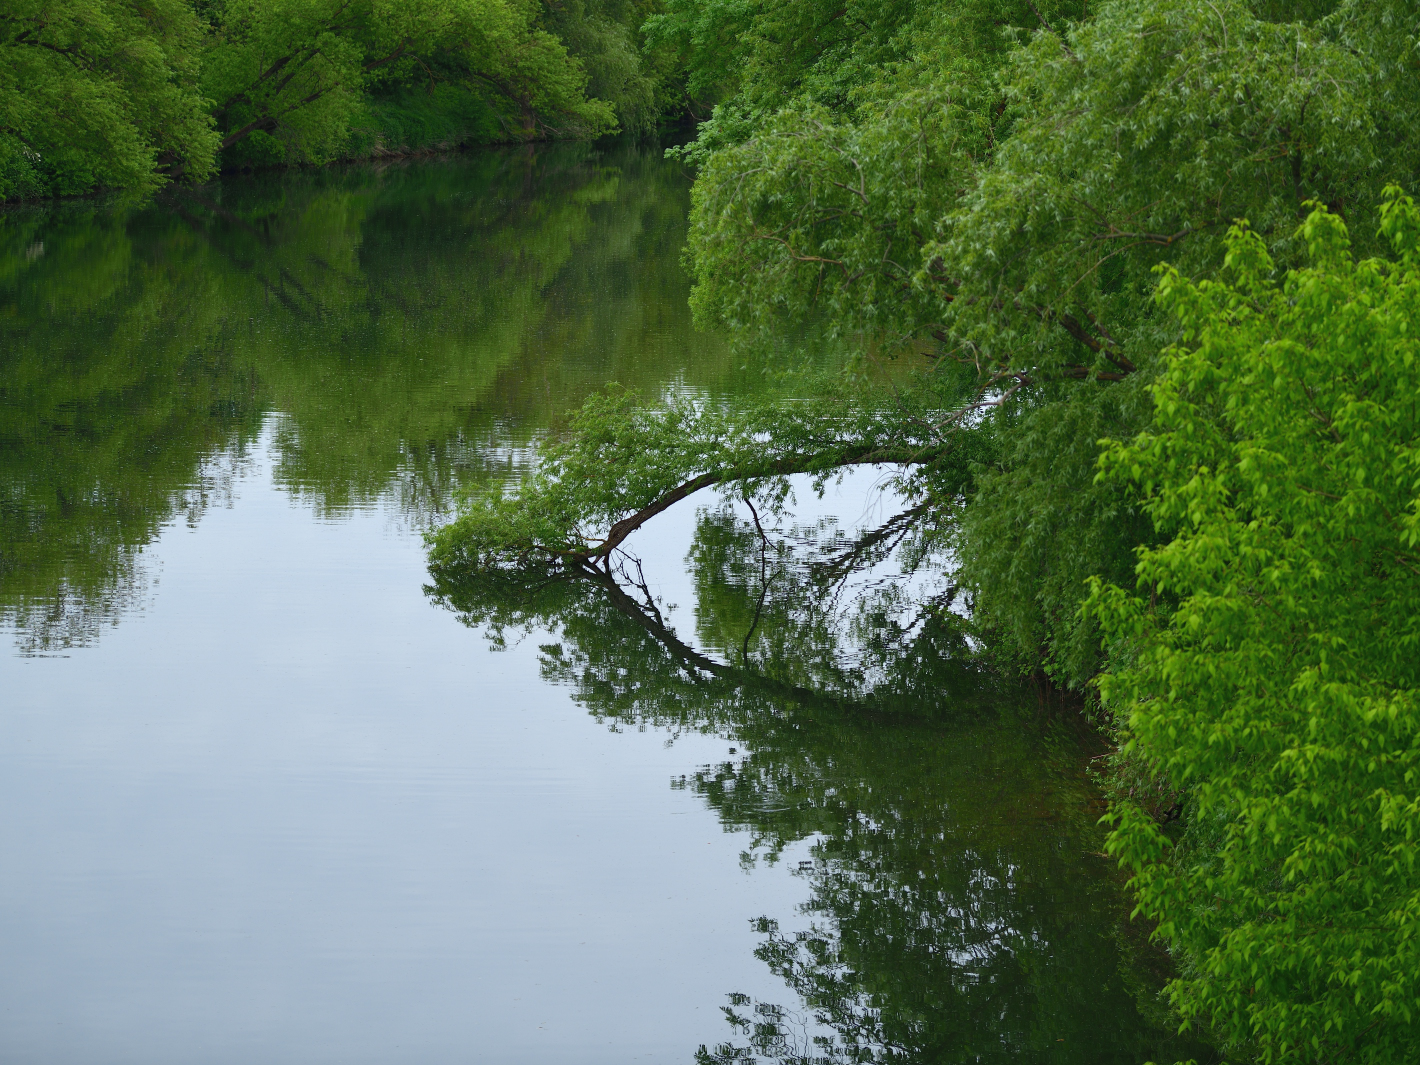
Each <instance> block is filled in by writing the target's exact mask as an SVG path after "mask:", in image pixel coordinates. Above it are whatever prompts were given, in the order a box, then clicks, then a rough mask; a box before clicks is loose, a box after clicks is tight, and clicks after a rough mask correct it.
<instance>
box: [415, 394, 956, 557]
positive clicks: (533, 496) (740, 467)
mask: <svg viewBox="0 0 1420 1065" xmlns="http://www.w3.org/2000/svg"><path fill="white" fill-rule="evenodd" d="M917 463H928V464H931V465H930V466H929V468H931V469H932V470H933V473H934V474H935V476H936V477H937V479H938V480H941V481H946V482H950V481H951V479H952V473H953V472H954V473H955V474H956V476H957V478H960V477H962V476H964V470H965V465H966V457H965V454H964V453H952V454H948V453H946V452H944V451H943V450H942V449H938V448H932V447H931V446H930V444H929V443H928V442H927V441H926V440H925V439H924V435H923V434H922V433H921V431H920V430H918V431H916V432H913V431H912V430H911V429H910V428H905V427H904V426H903V425H902V423H901V421H900V420H898V419H896V418H892V417H885V416H884V415H883V414H882V412H881V411H880V410H879V409H878V407H877V405H876V404H874V403H872V402H868V403H859V404H858V405H856V406H850V405H845V402H844V397H843V396H842V395H829V396H826V397H823V398H820V399H807V398H804V399H799V400H796V401H795V402H793V403H791V404H785V403H783V402H782V401H781V402H776V401H773V400H771V401H768V402H762V403H758V404H743V405H736V406H733V407H729V406H725V405H720V404H709V403H706V402H705V401H703V400H698V399H693V398H690V397H675V396H672V397H670V398H668V399H667V400H666V401H665V402H663V403H661V404H659V405H657V406H646V405H645V404H644V403H643V402H642V400H641V398H640V397H639V396H637V395H636V394H635V393H633V392H627V391H624V390H621V389H618V388H615V387H612V388H611V389H609V390H607V391H606V392H605V393H604V394H602V395H594V396H592V397H590V398H589V399H588V400H587V402H586V404H585V405H584V406H583V407H582V409H581V410H580V411H578V412H577V413H576V414H575V415H573V417H572V419H571V421H570V424H569V426H568V428H567V431H566V432H565V433H563V434H559V435H558V436H554V437H550V438H549V439H548V440H546V441H545V442H544V443H542V444H541V445H540V446H539V449H538V463H537V466H536V467H535V469H534V470H533V471H532V472H531V473H530V475H529V476H528V477H526V478H525V479H523V480H522V481H521V483H519V484H518V485H517V486H516V487H515V488H514V489H513V491H511V492H509V491H507V490H506V489H505V487H504V486H503V485H502V484H490V485H485V486H482V487H478V488H475V489H474V490H473V491H471V492H470V493H469V495H468V497H467V499H466V500H465V505H464V506H463V507H462V508H461V510H460V513H459V517H458V519H457V520H456V521H454V522H453V523H451V524H450V525H447V526H445V527H444V528H442V529H440V530H439V531H438V533H437V534H436V535H435V536H434V538H433V541H432V553H431V559H432V561H433V564H434V565H435V566H436V567H453V568H472V569H500V568H512V569H521V568H525V567H529V566H531V567H534V568H536V567H541V566H551V567H553V568H554V569H556V568H560V567H561V566H562V565H563V564H565V563H568V562H574V563H576V562H586V561H587V560H589V559H592V558H605V557H606V556H608V555H609V554H610V553H611V552H612V551H613V550H614V549H615V548H616V547H617V546H618V545H619V544H620V543H621V541H622V540H623V539H624V538H625V537H626V536H627V535H629V534H630V533H631V532H633V531H634V530H635V529H636V528H639V527H640V526H641V524H643V523H644V522H645V521H648V520H650V519H651V518H653V517H654V516H655V515H656V514H659V513H660V512H661V511H663V510H665V509H666V508H667V507H669V506H671V505H673V504H674V503H676V502H678V501H679V500H680V499H683V498H686V497H688V496H690V495H692V494H694V493H695V492H699V491H702V490H704V489H707V488H714V487H716V486H725V487H727V488H730V489H732V490H735V491H744V492H753V493H755V494H758V495H761V496H762V497H763V498H765V499H766V500H768V501H769V502H770V503H771V505H772V504H774V503H776V502H777V501H779V500H781V499H782V498H783V497H784V494H785V493H786V492H787V484H786V482H785V480H784V479H785V478H786V477H787V476H788V475H790V474H796V473H809V474H820V475H824V476H829V475H832V473H833V472H834V471H836V470H838V469H841V468H842V467H843V466H846V465H854V464H917ZM958 491H960V484H959V483H957V484H952V485H950V488H949V492H952V493H954V492H958ZM603 530H605V531H603Z"/></svg>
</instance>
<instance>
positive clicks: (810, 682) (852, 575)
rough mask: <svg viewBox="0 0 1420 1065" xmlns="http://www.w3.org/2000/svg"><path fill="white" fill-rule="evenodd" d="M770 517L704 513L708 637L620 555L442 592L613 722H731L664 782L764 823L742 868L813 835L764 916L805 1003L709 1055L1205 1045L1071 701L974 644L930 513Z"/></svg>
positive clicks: (848, 1055) (443, 582) (745, 1057)
mask: <svg viewBox="0 0 1420 1065" xmlns="http://www.w3.org/2000/svg"><path fill="white" fill-rule="evenodd" d="M759 524H760V523H759V515H757V514H748V515H742V514H738V513H736V512H735V511H732V510H730V509H728V508H726V509H721V510H718V511H707V512H702V513H701V514H700V516H699V519H698V525H697V531H696V535H695V540H694V544H693V546H692V548H691V551H690V555H689V562H690V565H691V572H692V577H693V579H694V584H695V590H696V626H695V627H696V638H695V640H694V641H693V642H692V641H687V640H686V639H684V638H682V637H681V636H680V635H678V634H677V632H676V631H675V629H674V628H673V627H672V626H671V625H670V624H669V623H668V622H667V620H666V618H665V617H664V616H663V614H662V610H661V605H660V604H659V603H658V602H657V601H656V599H655V598H654V597H653V596H652V595H651V594H650V593H649V591H648V589H647V582H646V581H645V580H644V579H643V577H642V574H641V569H640V564H639V563H638V562H636V561H635V560H634V559H631V558H629V557H624V558H622V559H621V560H620V561H619V562H618V563H617V564H615V565H612V566H610V567H608V568H606V569H590V568H583V569H578V570H575V571H571V572H544V573H540V574H528V573H508V572H502V573H487V572H485V573H480V574H468V573H452V572H436V573H435V575H434V584H433V585H432V586H431V587H430V589H429V591H430V593H431V594H432V595H433V596H435V597H436V598H437V599H438V600H440V601H441V602H443V603H444V604H445V605H446V606H448V607H449V608H451V609H452V610H454V611H456V612H458V613H459V615H460V616H461V617H462V619H463V621H464V622H465V623H466V624H469V625H471V626H474V627H478V628H481V629H483V630H484V631H485V632H486V633H487V634H488V636H489V638H490V639H492V640H493V641H495V642H501V641H504V640H506V639H507V638H508V637H509V635H510V634H511V633H514V632H528V633H530V632H537V631H543V632H551V633H552V634H553V636H554V639H555V640H556V642H549V643H547V644H545V645H544V646H543V647H542V668H543V670H544V673H545V675H546V676H547V677H549V678H550V679H555V680H559V681H563V682H565V683H567V684H569V685H570V686H571V687H572V688H573V690H574V691H575V693H576V697H577V698H578V700H579V701H580V702H582V703H583V704H584V705H585V706H586V707H587V708H588V709H589V710H590V711H591V712H592V713H593V714H594V715H595V716H596V717H597V718H598V719H600V720H602V721H604V722H605V723H607V724H608V725H610V726H612V727H618V728H619V727H627V726H636V727H644V726H655V727H658V728H661V729H665V730H668V731H670V732H672V733H674V732H677V731H683V730H695V731H701V732H710V733H716V734H720V735H723V736H725V737H727V738H729V739H730V740H731V741H732V742H734V743H736V746H737V749H738V750H739V751H740V753H739V754H737V755H736V756H735V757H734V758H731V759H729V760H727V761H725V762H723V763H721V764H719V765H713V766H706V767H704V768H703V769H702V770H701V771H700V772H698V773H696V774H695V775H694V776H693V777H688V778H686V779H684V780H683V781H678V782H675V784H674V786H677V787H684V788H686V789H689V790H692V791H694V792H695V793H697V794H698V795H700V796H701V797H702V798H703V799H704V800H705V801H706V802H707V803H708V804H709V805H710V806H711V807H712V808H713V809H714V810H715V811H716V812H717V813H718V815H719V817H720V819H721V822H722V823H723V825H724V826H725V828H726V829H727V830H729V831H736V832H744V833H746V834H747V836H748V840H749V842H748V845H747V847H746V848H745V851H744V855H743V860H744V861H745V862H746V863H759V862H768V863H773V862H775V861H777V860H778V859H780V858H781V856H782V854H783V852H784V849H785V848H786V847H788V846H789V845H791V844H793V843H796V842H805V843H807V844H808V846H809V854H810V855H811V857H810V858H809V859H808V860H807V861H801V862H799V864H798V868H797V869H795V870H794V875H797V876H800V877H803V878H804V879H805V880H806V881H807V883H808V885H809V888H810V892H811V894H810V899H809V901H808V902H807V903H806V904H805V905H804V907H803V913H802V917H803V926H802V927H801V928H797V929H794V930H787V929H783V928H781V927H779V925H778V924H776V923H775V922H774V921H772V920H769V919H767V918H764V919H761V920H759V921H758V922H757V927H758V930H759V931H760V933H761V934H762V936H763V940H762V943H761V945H760V947H759V949H758V951H757V954H758V956H759V958H760V959H761V960H763V961H764V962H765V963H766V964H767V965H768V966H769V967H770V969H771V970H772V971H773V972H774V973H775V974H776V975H777V976H779V977H781V978H782V979H783V980H784V982H785V984H786V985H787V987H788V989H789V991H790V992H791V993H792V994H791V997H790V999H789V1000H788V1004H787V1005H786V1004H784V1003H775V1002H763V1001H753V1000H751V999H749V998H747V997H745V996H743V995H731V996H730V1004H729V1006H727V1007H726V1008H725V1015H726V1017H727V1019H728V1021H729V1022H730V1025H731V1026H732V1027H731V1037H730V1038H729V1039H728V1040H727V1041H726V1042H725V1043H724V1044H722V1045H719V1046H715V1047H701V1048H700V1050H699V1052H698V1055H697V1060H698V1061H700V1062H702V1063H707V1065H708V1063H724V1062H732V1061H735V1062H739V1061H744V1062H748V1061H782V1062H792V1063H807V1062H919V1063H928V1062H931V1063H936V1062H958V1061H971V1062H1003V1063H1004V1062H1023V1061H1024V1062H1033V1061H1042V1062H1044V1061H1050V1062H1092V1063H1093V1062H1121V1063H1123V1062H1129V1063H1137V1062H1142V1061H1145V1060H1147V1059H1150V1058H1154V1059H1158V1060H1168V1061H1173V1060H1178V1059H1180V1058H1186V1057H1190V1056H1193V1057H1197V1058H1199V1059H1200V1060H1206V1059H1207V1057H1208V1055H1207V1053H1206V1052H1205V1051H1203V1050H1202V1049H1200V1048H1199V1047H1196V1046H1193V1045H1191V1044H1190V1043H1189V1042H1188V1041H1186V1040H1183V1039H1180V1038H1179V1037H1178V1036H1177V1035H1175V1034H1174V1031H1173V1029H1174V1022H1172V1021H1171V1020H1170V1018H1169V1016H1168V1014H1167V1011H1166V1009H1165V1008H1164V1006H1163V1004H1162V1002H1161V1001H1160V999H1159V996H1158V993H1157V989H1158V987H1159V986H1160V984H1161V982H1162V979H1163V975H1164V973H1163V969H1164V968H1165V962H1166V960H1165V959H1163V958H1161V957H1160V956H1159V955H1158V954H1157V953H1156V952H1155V951H1154V950H1153V949H1152V948H1151V947H1149V946H1148V944H1147V940H1146V935H1145V933H1144V931H1143V930H1142V929H1139V928H1137V927H1132V926H1131V925H1130V924H1129V921H1128V915H1127V907H1125V905H1124V903H1123V899H1122V894H1121V891H1120V883H1119V879H1118V877H1117V875H1116V874H1115V873H1114V871H1113V867H1112V863H1110V862H1109V861H1108V860H1107V859H1106V858H1105V857H1104V856H1103V855H1102V854H1100V853H1099V847H1100V838H1101V837H1100V833H1099V831H1098V829H1097V828H1096V825H1095V822H1096V820H1097V818H1098V816H1099V814H1100V813H1101V812H1102V805H1101V803H1100V801H1099V797H1098V795H1097V793H1096V792H1095V790H1094V789H1093V787H1092V785H1091V782H1090V779H1089V777H1088V775H1087V772H1086V770H1087V765H1088V760H1089V758H1090V756H1091V754H1092V753H1094V752H1095V749H1096V748H1095V746H1094V744H1095V742H1096V741H1093V740H1092V739H1091V738H1090V731H1089V730H1088V729H1087V728H1084V727H1081V724H1082V723H1081V718H1080V715H1079V713H1078V711H1074V710H1069V711H1065V710H1060V709H1058V708H1057V709H1055V710H1051V709H1049V708H1048V707H1043V706H1042V704H1041V702H1040V700H1039V699H1038V698H1037V697H1036V696H1035V694H1034V693H1033V692H1030V691H1025V690H1022V689H1020V688H1019V687H1017V686H1015V685H1013V684H1009V683H1006V682H1003V681H1002V680H1001V679H999V678H998V677H995V676H993V675H991V674H990V673H989V672H987V671H984V670H983V669H981V668H980V667H979V666H978V665H977V663H976V662H975V661H974V660H973V658H972V656H971V655H970V654H969V647H968V645H967V641H966V638H965V637H964V636H963V634H962V629H961V626H960V625H959V624H958V623H957V621H958V619H957V616H956V615H955V614H954V613H953V612H952V610H951V609H950V607H951V600H952V596H953V589H952V588H951V587H950V585H949V584H948V583H947V581H946V578H945V576H944V575H943V574H942V573H941V572H940V569H938V570H935V571H934V569H933V566H932V564H931V563H932V547H933V545H932V543H931V539H930V535H929V536H927V537H925V538H924V537H923V536H922V535H921V534H918V535H917V536H916V538H915V539H913V540H911V541H910V542H907V543H899V542H898V539H899V535H900V533H901V530H902V528H904V527H905V526H906V524H907V523H905V522H902V521H900V520H898V519H894V520H893V521H890V522H888V523H886V524H885V525H884V526H883V527H881V528H880V529H878V530H874V531H871V532H869V533H867V534H865V535H862V536H860V537H858V538H857V539H856V540H849V539H847V538H844V537H843V536H842V535H840V533H839V531H838V530H837V529H836V527H834V526H832V525H823V526H819V527H816V528H814V529H808V530H805V529H791V530H788V531H787V532H785V533H777V532H771V533H763V532H762V531H761V529H759V528H758V526H759ZM894 565H896V566H898V567H899V569H901V568H904V567H905V569H906V570H907V571H910V572H908V573H907V574H906V575H905V577H904V576H903V575H902V574H899V578H901V579H885V578H887V577H890V576H891V574H889V573H887V572H885V571H887V570H889V569H891V568H892V567H893V566H894Z"/></svg>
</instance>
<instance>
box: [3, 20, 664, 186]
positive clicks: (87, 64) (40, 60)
mask: <svg viewBox="0 0 1420 1065" xmlns="http://www.w3.org/2000/svg"><path fill="white" fill-rule="evenodd" d="M645 3H646V0H589V2H580V0H577V2H572V3H566V4H555V5H553V4H549V5H546V6H545V7H544V6H542V5H540V4H538V3H537V2H536V0H413V2H407V0H406V2H400V3H391V2H389V0H31V2H20V3H7V4H6V5H5V9H4V12H3V14H0V57H3V58H0V202H4V201H10V200H22V199H34V198H40V197H47V196H57V195H74V194H81V193H86V192H91V191H94V190H97V189H134V190H139V191H148V190H152V189H155V188H157V187H160V186H161V185H163V184H166V183H168V182H171V181H175V180H186V181H193V180H202V179H204V178H206V177H208V176H210V175H211V174H213V173H214V172H215V171H216V170H218V169H234V168H246V167H265V166H279V165H293V164H303V163H316V164H319V163H325V162H330V161H332V160H336V159H357V158H369V157H376V156H381V155H389V154H401V153H405V154H407V153H411V152H421V151H431V150H441V149H450V148H457V147H466V146H472V145H480V144H493V143H519V142H524V141H530V140H539V139H548V138H583V139H585V138H592V137H597V136H600V135H602V134H606V133H612V132H615V131H617V130H625V131H627V132H629V133H632V134H637V135H640V134H645V133H647V132H649V131H652V130H654V129H655V128H656V126H657V124H658V123H659V122H660V121H661V118H662V116H663V114H665V113H669V112H671V111H673V110H674V109H675V107H676V106H677V105H678V103H679V100H680V97H681V89H680V86H679V85H678V83H677V82H676V79H675V77H674V70H673V68H672V67H671V66H670V65H669V64H668V63H667V62H665V61H661V62H659V64H658V60H657V58H656V57H655V56H643V55H642V54H641V52H640V50H639V48H638V47H637V44H636V42H635V40H634V35H635V31H636V28H637V26H638V25H639V24H640V22H641V21H642V20H643V18H644V17H645V14H646V11H645V10H643V9H644V7H645Z"/></svg>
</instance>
